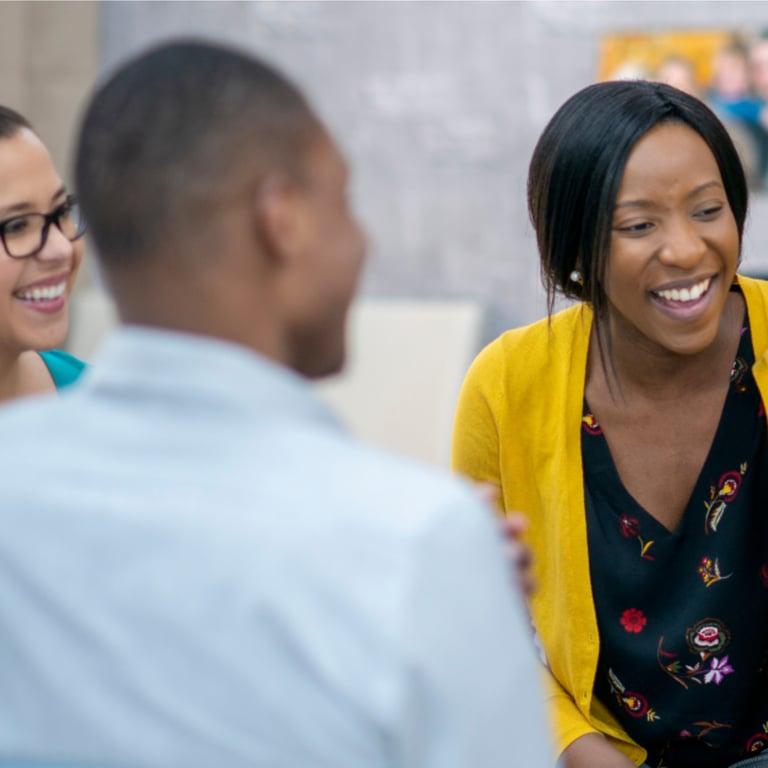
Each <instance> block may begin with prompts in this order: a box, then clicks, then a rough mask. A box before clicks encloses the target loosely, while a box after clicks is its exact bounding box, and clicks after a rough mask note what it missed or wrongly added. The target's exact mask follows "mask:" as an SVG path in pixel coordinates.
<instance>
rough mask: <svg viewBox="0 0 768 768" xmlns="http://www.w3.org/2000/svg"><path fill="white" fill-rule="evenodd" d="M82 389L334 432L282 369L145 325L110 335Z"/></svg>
mask: <svg viewBox="0 0 768 768" xmlns="http://www.w3.org/2000/svg"><path fill="white" fill-rule="evenodd" d="M83 389H84V391H88V390H90V391H92V392H94V393H95V394H97V395H107V394H108V395H117V396H130V397H136V396H144V397H149V398H152V399H155V400H158V399H168V400H169V401H171V402H174V403H177V404H184V405H187V406H189V405H193V406H194V405H202V404H203V403H207V404H208V405H209V406H214V407H215V406H219V407H224V408H227V409H231V408H233V407H234V408H240V409H243V410H248V411H252V412H258V414H259V415H264V414H267V413H268V414H271V415H276V416H286V415H290V416H291V417H292V418H294V419H304V420H306V419H310V420H314V421H320V422H324V423H325V424H326V425H327V426H332V427H335V428H338V427H339V423H338V420H337V418H336V416H335V415H334V414H333V412H332V411H331V410H330V408H329V407H328V406H327V405H326V404H325V403H323V402H322V401H321V400H320V399H319V398H318V397H317V395H316V394H315V392H314V391H313V389H312V386H311V385H310V383H309V382H308V381H307V380H306V379H304V378H302V377H300V376H299V375H298V374H296V373H294V372H293V371H291V370H290V369H288V368H286V367H285V366H283V365H280V364H278V363H276V362H274V361H272V360H270V359H268V358H266V357H264V356H263V355H260V354H258V353H257V352H255V351H253V350H252V349H249V348H248V347H245V346H242V345H240V344H235V343H234V342H229V341H225V340H223V339H217V338H213V337H207V336H199V335H194V334H189V333H181V332H177V331H169V330H165V329H159V328H150V327H146V326H138V325H123V326H120V327H119V328H117V329H116V330H115V331H113V332H112V333H111V335H110V336H109V337H108V339H107V341H106V342H105V344H104V346H103V347H102V349H101V352H100V353H99V355H98V356H97V357H96V360H95V361H94V363H93V366H92V369H91V371H90V372H89V375H88V376H87V377H86V379H85V380H84V382H83Z"/></svg>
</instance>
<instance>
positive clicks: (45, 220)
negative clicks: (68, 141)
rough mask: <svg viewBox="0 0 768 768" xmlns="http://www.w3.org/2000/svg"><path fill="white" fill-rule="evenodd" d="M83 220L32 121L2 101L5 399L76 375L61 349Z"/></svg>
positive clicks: (49, 388)
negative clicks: (32, 125)
mask: <svg viewBox="0 0 768 768" xmlns="http://www.w3.org/2000/svg"><path fill="white" fill-rule="evenodd" d="M84 232H85V222H84V220H83V219H82V217H81V216H80V210H79V207H78V204H77V200H76V198H75V197H74V195H72V194H70V193H68V192H67V189H66V187H65V186H64V184H63V183H62V181H61V178H60V177H59V175H58V173H57V172H56V169H55V168H54V166H53V162H52V160H51V156H50V154H49V153H48V150H47V149H46V148H45V145H44V144H43V143H42V141H41V140H40V139H39V138H38V136H37V135H36V134H35V133H34V131H33V130H32V128H31V126H30V124H29V123H28V122H27V120H26V119H25V118H24V117H22V116H21V115H19V114H18V113H17V112H14V111H13V110H11V109H8V108H6V107H2V106H0V246H1V247H0V403H2V402H5V401H7V400H10V399H12V398H15V397H20V396H22V395H29V394H35V393H45V392H53V391H56V390H57V389H60V388H61V387H64V386H67V385H68V384H71V383H72V382H73V381H75V380H76V379H77V378H78V377H79V375H80V374H81V373H82V371H83V368H84V365H83V363H82V362H81V361H79V360H77V359H76V358H74V357H72V356H71V355H68V354H67V353H65V352H62V351H59V350H57V349H56V347H58V346H60V345H61V344H62V343H63V342H64V339H65V337H66V335H67V330H68V324H69V297H70V294H71V291H72V287H73V284H74V281H75V277H76V276H77V270H78V268H79V266H80V262H81V260H82V257H83V242H82V239H81V238H82V236H83V233H84Z"/></svg>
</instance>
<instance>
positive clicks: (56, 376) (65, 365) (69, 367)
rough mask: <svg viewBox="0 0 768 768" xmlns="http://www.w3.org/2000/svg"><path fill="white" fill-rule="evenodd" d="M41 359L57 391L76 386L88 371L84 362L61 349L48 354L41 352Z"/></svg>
mask: <svg viewBox="0 0 768 768" xmlns="http://www.w3.org/2000/svg"><path fill="white" fill-rule="evenodd" d="M40 357H42V358H43V362H44V363H45V365H46V366H47V368H48V372H49V373H50V374H51V378H52V379H53V383H54V384H55V385H56V389H63V388H64V387H68V386H69V385H70V384H74V383H75V382H76V381H77V380H78V379H79V378H80V376H81V375H82V374H83V372H84V371H85V369H86V365H85V363H84V362H83V361H82V360H78V359H77V358H76V357H74V356H73V355H70V354H68V353H67V352H62V351H61V350H60V349H52V350H50V351H48V352H40Z"/></svg>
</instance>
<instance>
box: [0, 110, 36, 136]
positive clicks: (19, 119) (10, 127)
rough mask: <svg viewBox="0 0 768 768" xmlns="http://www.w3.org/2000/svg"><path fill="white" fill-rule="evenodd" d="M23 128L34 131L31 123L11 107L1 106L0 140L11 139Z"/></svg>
mask: <svg viewBox="0 0 768 768" xmlns="http://www.w3.org/2000/svg"><path fill="white" fill-rule="evenodd" d="M22 128H28V129H29V130H30V131H31V130H32V126H31V125H30V124H29V121H28V120H27V119H26V118H25V117H24V116H23V115H20V114H19V113H18V112H16V111H15V110H13V109H11V108H10V107H4V106H2V105H0V139H10V138H11V136H14V135H15V134H16V133H18V132H19V131H20V130H21V129H22Z"/></svg>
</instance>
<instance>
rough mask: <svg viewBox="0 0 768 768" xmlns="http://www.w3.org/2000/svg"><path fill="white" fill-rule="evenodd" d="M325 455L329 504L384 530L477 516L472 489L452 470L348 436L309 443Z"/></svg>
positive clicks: (322, 466)
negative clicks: (379, 522) (368, 518)
mask: <svg viewBox="0 0 768 768" xmlns="http://www.w3.org/2000/svg"><path fill="white" fill-rule="evenodd" d="M315 441H316V442H317V448H318V449H320V447H321V446H324V448H323V449H322V455H318V459H317V462H318V464H317V467H316V469H315V471H316V473H317V474H318V475H321V476H322V477H323V479H324V482H323V491H324V492H325V494H326V495H327V497H328V498H329V499H336V500H337V501H338V502H339V503H340V504H344V505H345V506H348V507H349V508H350V509H353V510H356V511H355V514H360V513H365V514H368V515H370V516H371V517H373V518H378V519H380V520H382V521H384V522H385V523H386V524H392V525H395V526H397V525H400V524H402V523H407V524H409V525H415V526H419V525H423V524H425V523H427V522H428V521H429V520H431V519H433V518H434V516H435V515H437V514H439V515H444V514H457V513H461V511H462V510H474V509H475V508H476V501H475V498H474V494H473V493H472V491H471V489H470V487H469V485H468V484H467V483H466V482H465V481H463V480H460V479H459V478H457V477H455V476H453V475H452V474H451V473H450V472H449V471H448V469H445V468H442V467H439V466H435V465H431V464H427V463H426V462H422V461H419V460H417V459H413V458H409V457H407V456H403V455H400V454H396V453H393V452H391V451H389V450H385V449H384V448H381V447H379V446H376V445H373V444H370V443H366V442H363V441H359V440H356V439H354V438H351V437H349V436H348V435H346V434H344V433H339V434H332V433H316V434H315V435H314V436H313V437H311V438H308V443H307V445H306V446H305V447H306V448H308V449H310V450H311V451H312V450H313V448H312V443H314V442H315Z"/></svg>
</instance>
